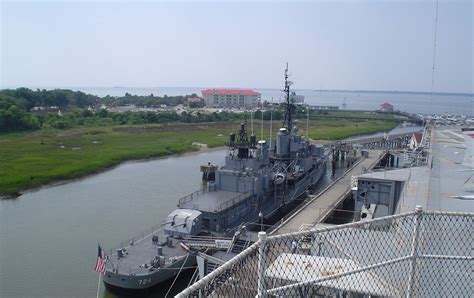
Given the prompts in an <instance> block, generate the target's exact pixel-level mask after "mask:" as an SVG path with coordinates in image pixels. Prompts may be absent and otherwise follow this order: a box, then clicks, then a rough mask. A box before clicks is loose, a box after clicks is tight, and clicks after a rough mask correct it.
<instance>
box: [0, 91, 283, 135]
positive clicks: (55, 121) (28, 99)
mask: <svg viewBox="0 0 474 298" xmlns="http://www.w3.org/2000/svg"><path fill="white" fill-rule="evenodd" d="M185 100H186V96H166V95H165V96H163V97H156V96H154V95H153V94H151V95H149V96H136V95H131V94H129V93H126V94H125V96H123V97H111V96H105V97H102V98H101V97H98V96H95V95H90V94H85V93H83V92H81V91H72V90H63V89H56V90H39V89H38V90H31V89H27V88H18V89H15V90H11V89H5V90H0V131H3V132H5V131H21V130H34V129H41V128H47V127H52V128H57V129H67V128H73V127H77V126H105V125H124V124H147V123H165V122H185V123H199V122H218V121H233V120H239V119H242V120H243V119H244V118H245V117H247V118H249V117H250V116H249V115H248V114H247V115H245V113H231V112H225V111H224V112H220V113H217V112H216V113H204V112H201V111H194V112H192V113H189V112H183V113H181V114H178V113H176V112H174V111H164V112H159V113H156V112H123V113H112V112H109V111H107V110H105V109H99V110H96V111H91V110H89V109H88V107H89V106H96V107H97V106H99V105H102V104H105V105H113V106H118V105H127V104H134V105H136V106H159V105H162V104H166V105H169V106H173V105H177V104H182V103H185ZM189 106H190V107H192V108H196V107H202V106H203V103H202V102H195V103H190V104H189ZM34 107H47V108H49V107H57V108H59V109H61V110H62V113H61V115H60V114H59V113H58V111H57V110H54V111H51V110H48V109H46V110H44V111H40V112H32V111H31V110H32V109H33V108H34ZM261 117H262V115H261V112H260V111H258V112H255V113H254V118H255V119H261ZM263 118H264V119H265V120H270V112H268V111H267V112H264V115H263ZM282 118H283V112H282V111H280V110H275V111H274V113H273V119H274V120H279V119H282Z"/></svg>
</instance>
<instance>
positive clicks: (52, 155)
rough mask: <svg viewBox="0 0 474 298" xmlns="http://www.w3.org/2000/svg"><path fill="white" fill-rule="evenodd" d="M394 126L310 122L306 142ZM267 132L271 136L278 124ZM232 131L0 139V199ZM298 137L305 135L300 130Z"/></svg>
mask: <svg viewBox="0 0 474 298" xmlns="http://www.w3.org/2000/svg"><path fill="white" fill-rule="evenodd" d="M302 121H303V120H301V122H302ZM260 125H261V122H259V121H254V128H255V132H256V133H257V137H260V136H259V134H260ZM396 125H397V123H396V122H392V121H383V120H361V121H354V120H341V119H339V120H331V119H319V120H311V121H310V124H309V137H310V138H312V139H323V140H336V139H341V138H346V137H350V136H355V135H362V134H367V133H375V132H379V131H387V130H390V129H392V128H394V127H395V126H396ZM273 127H274V128H275V131H276V130H277V128H278V124H276V123H274V125H273ZM237 129H238V122H216V123H195V124H185V123H172V124H164V125H145V126H143V125H142V126H109V127H87V128H79V129H71V130H47V131H41V130H40V131H33V132H20V133H18V132H17V133H5V134H0V197H2V196H3V197H16V196H18V195H20V194H21V192H22V191H25V190H31V189H36V188H39V187H41V186H44V185H49V184H51V183H55V182H56V183H57V182H58V181H69V180H71V179H77V178H81V177H85V176H87V175H91V174H95V173H100V172H102V171H104V170H107V169H110V168H112V167H114V166H117V165H119V164H120V163H122V162H123V161H127V160H141V159H149V158H157V157H164V156H170V155H174V154H182V153H186V152H191V151H196V150H198V148H197V146H194V145H193V142H198V143H203V144H207V145H208V147H209V148H215V147H220V146H222V145H223V143H224V142H225V141H226V140H227V136H228V134H229V132H230V131H236V130H237ZM268 129H269V122H268V121H264V133H265V135H264V137H266V138H267V137H268V132H269V130H268ZM300 133H301V134H302V135H305V134H306V132H305V131H304V130H300Z"/></svg>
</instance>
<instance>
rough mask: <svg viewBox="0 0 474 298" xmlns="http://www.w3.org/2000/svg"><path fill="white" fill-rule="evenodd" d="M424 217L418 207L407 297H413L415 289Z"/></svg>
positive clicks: (421, 209) (416, 208)
mask: <svg viewBox="0 0 474 298" xmlns="http://www.w3.org/2000/svg"><path fill="white" fill-rule="evenodd" d="M422 216H423V207H422V206H420V205H417V206H416V207H415V220H414V228H413V241H412V243H411V264H410V275H409V277H408V278H409V279H408V289H407V297H408V298H409V297H413V292H414V287H415V274H416V261H417V259H418V241H419V235H420V225H421V220H422Z"/></svg>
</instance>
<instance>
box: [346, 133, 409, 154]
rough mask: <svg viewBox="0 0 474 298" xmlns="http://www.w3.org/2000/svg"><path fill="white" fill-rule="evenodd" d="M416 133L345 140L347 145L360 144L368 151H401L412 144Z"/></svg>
mask: <svg viewBox="0 0 474 298" xmlns="http://www.w3.org/2000/svg"><path fill="white" fill-rule="evenodd" d="M413 133H414V132H409V133H399V134H388V135H385V136H375V137H370V136H368V137H363V138H356V139H349V140H345V141H344V143H345V144H359V145H362V146H363V147H364V148H367V149H386V150H388V149H401V148H405V147H406V146H407V145H408V143H409V142H410V138H411V137H412V135H413Z"/></svg>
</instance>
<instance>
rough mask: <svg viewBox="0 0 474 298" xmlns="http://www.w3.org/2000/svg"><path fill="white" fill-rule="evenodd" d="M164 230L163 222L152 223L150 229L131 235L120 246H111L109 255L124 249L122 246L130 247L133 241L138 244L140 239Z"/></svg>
mask: <svg viewBox="0 0 474 298" xmlns="http://www.w3.org/2000/svg"><path fill="white" fill-rule="evenodd" d="M162 230H163V227H162V225H161V224H159V225H152V226H151V228H150V229H147V230H144V231H142V232H141V234H136V235H135V236H134V237H131V238H128V239H126V240H124V241H121V242H120V246H116V247H112V248H109V250H108V253H109V256H112V255H113V254H116V253H117V250H118V249H122V248H125V249H127V248H128V247H130V246H131V245H132V243H133V244H136V243H138V242H139V241H142V240H143V239H146V238H148V237H150V236H152V235H153V234H157V233H159V232H161V231H162Z"/></svg>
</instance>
